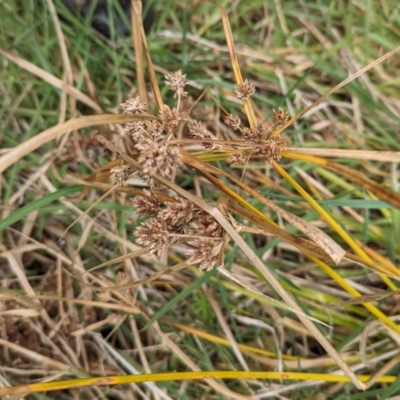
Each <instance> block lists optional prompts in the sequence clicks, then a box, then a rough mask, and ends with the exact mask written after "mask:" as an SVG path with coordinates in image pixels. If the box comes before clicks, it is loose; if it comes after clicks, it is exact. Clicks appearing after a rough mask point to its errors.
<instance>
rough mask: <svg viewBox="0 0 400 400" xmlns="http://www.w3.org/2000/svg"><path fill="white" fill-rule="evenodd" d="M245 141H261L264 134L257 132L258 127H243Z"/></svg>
mask: <svg viewBox="0 0 400 400" xmlns="http://www.w3.org/2000/svg"><path fill="white" fill-rule="evenodd" d="M242 131H243V141H245V142H246V143H260V141H261V139H262V136H260V134H259V132H257V130H256V128H247V127H245V128H243V130H242Z"/></svg>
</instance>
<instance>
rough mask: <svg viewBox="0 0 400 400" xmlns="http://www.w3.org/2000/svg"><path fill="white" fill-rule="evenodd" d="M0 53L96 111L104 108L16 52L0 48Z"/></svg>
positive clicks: (100, 111) (99, 111)
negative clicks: (15, 53) (12, 52)
mask: <svg viewBox="0 0 400 400" xmlns="http://www.w3.org/2000/svg"><path fill="white" fill-rule="evenodd" d="M0 54H1V55H3V56H4V57H6V58H7V59H9V60H10V61H12V62H13V63H15V64H17V65H18V66H19V67H21V68H23V69H25V70H27V71H28V72H30V73H32V74H34V75H36V76H37V77H39V78H40V79H43V80H44V81H45V82H48V83H50V84H51V85H53V86H54V87H55V88H57V89H60V90H65V92H66V93H68V94H69V95H70V96H73V97H74V98H75V99H76V100H79V101H81V102H82V103H83V104H86V105H87V106H89V107H90V108H92V109H93V110H94V111H96V112H98V113H102V112H103V110H102V108H101V107H100V106H99V105H98V104H97V103H96V102H95V101H93V100H92V99H91V98H90V97H88V96H86V95H85V94H84V93H82V92H81V91H80V90H78V89H76V88H74V87H73V86H70V85H65V83H64V82H63V81H62V80H61V79H58V78H56V77H55V76H54V75H51V74H49V73H48V72H46V71H44V70H43V69H41V68H39V67H37V66H36V65H34V64H32V63H30V62H29V61H26V60H23V59H22V58H21V57H18V56H16V55H14V54H11V53H9V52H8V51H6V50H4V49H1V48H0Z"/></svg>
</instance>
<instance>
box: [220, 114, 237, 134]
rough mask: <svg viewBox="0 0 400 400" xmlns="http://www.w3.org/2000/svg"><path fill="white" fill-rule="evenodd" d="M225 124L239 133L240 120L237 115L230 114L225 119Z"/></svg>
mask: <svg viewBox="0 0 400 400" xmlns="http://www.w3.org/2000/svg"><path fill="white" fill-rule="evenodd" d="M224 122H225V125H226V126H227V127H228V128H230V129H232V130H233V131H237V130H238V129H239V128H240V118H239V117H238V116H236V115H232V114H229V115H228V116H227V117H225V119H224Z"/></svg>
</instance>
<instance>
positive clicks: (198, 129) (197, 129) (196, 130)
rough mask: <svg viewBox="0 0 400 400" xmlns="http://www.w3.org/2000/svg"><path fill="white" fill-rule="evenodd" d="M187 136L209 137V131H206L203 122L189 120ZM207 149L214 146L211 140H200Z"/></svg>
mask: <svg viewBox="0 0 400 400" xmlns="http://www.w3.org/2000/svg"><path fill="white" fill-rule="evenodd" d="M187 126H188V130H189V133H188V134H189V136H190V137H192V138H194V139H197V138H200V139H211V135H210V133H209V132H208V131H207V129H206V127H205V126H204V124H203V123H202V122H200V121H190V122H189V123H188V125H187ZM201 144H202V145H203V146H204V147H205V148H206V149H207V150H211V149H213V148H214V145H213V144H212V143H211V142H202V143H201Z"/></svg>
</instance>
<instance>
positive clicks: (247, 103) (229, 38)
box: [218, 5, 256, 127]
mask: <svg viewBox="0 0 400 400" xmlns="http://www.w3.org/2000/svg"><path fill="white" fill-rule="evenodd" d="M218 7H219V10H220V12H221V18H222V24H223V27H224V32H225V38H226V42H227V45H228V49H229V55H230V57H231V64H232V67H233V72H234V74H235V79H236V83H237V84H238V85H241V84H242V83H243V77H242V73H241V71H240V66H239V61H238V59H237V56H236V51H235V44H234V41H233V35H232V30H231V26H230V23H229V18H228V15H227V13H226V11H225V10H224V9H223V7H222V6H221V5H218ZM243 107H244V109H245V112H246V115H247V119H248V120H249V124H250V126H251V127H254V126H255V125H256V118H255V113H254V109H253V105H252V104H251V100H250V99H244V100H243Z"/></svg>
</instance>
